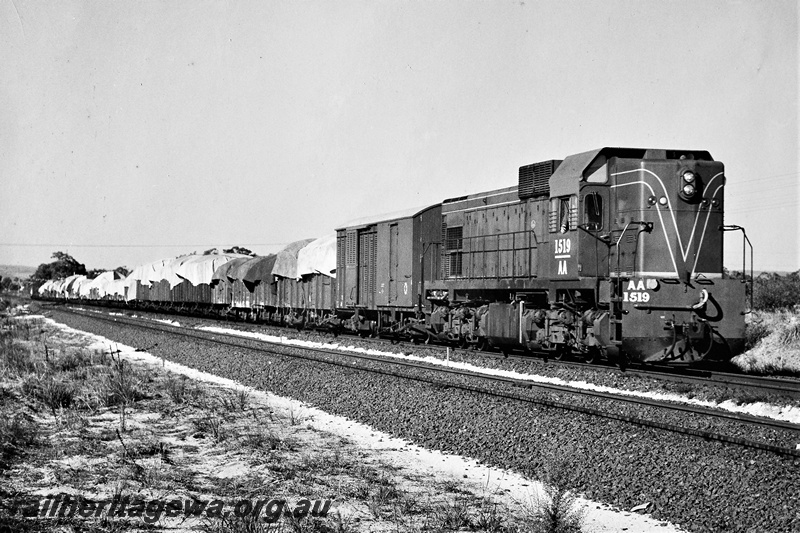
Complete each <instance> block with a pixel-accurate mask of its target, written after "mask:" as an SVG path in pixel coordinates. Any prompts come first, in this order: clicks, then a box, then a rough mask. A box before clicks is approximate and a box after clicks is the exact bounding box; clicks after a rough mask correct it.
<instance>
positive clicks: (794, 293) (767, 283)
mask: <svg viewBox="0 0 800 533" xmlns="http://www.w3.org/2000/svg"><path fill="white" fill-rule="evenodd" d="M796 305H800V270H798V271H797V272H792V273H791V274H789V275H787V276H781V275H780V274H774V273H767V272H765V273H762V274H761V275H759V276H758V277H757V278H756V279H755V280H754V282H753V308H754V309H756V310H760V311H775V310H777V309H791V308H792V307H794V306H796Z"/></svg>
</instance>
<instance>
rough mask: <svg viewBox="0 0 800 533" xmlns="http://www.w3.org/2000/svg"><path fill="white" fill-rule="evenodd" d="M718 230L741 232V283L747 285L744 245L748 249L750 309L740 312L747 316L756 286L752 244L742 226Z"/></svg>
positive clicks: (725, 227)
mask: <svg viewBox="0 0 800 533" xmlns="http://www.w3.org/2000/svg"><path fill="white" fill-rule="evenodd" d="M719 230H720V231H722V232H725V231H741V232H742V283H747V274H745V272H747V261H746V257H747V256H746V252H747V250H746V248H745V243H746V244H747V245H748V246H749V247H750V309H749V310H747V311H742V314H743V315H747V314H749V313H752V312H753V292H754V291H755V288H756V284H755V278H754V277H753V244H752V243H751V242H750V239H749V238H747V232H746V231H745V230H744V228H743V227H742V226H737V225H735V224H732V225H728V226H720V227H719Z"/></svg>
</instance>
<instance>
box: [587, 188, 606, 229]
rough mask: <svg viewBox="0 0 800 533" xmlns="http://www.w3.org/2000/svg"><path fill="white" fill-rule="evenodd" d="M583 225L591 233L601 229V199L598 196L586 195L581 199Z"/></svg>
mask: <svg viewBox="0 0 800 533" xmlns="http://www.w3.org/2000/svg"><path fill="white" fill-rule="evenodd" d="M583 223H584V224H586V229H588V230H591V231H596V230H599V229H602V227H603V197H602V196H600V195H599V194H588V195H586V197H585V198H584V199H583Z"/></svg>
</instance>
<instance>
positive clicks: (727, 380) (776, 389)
mask: <svg viewBox="0 0 800 533" xmlns="http://www.w3.org/2000/svg"><path fill="white" fill-rule="evenodd" d="M50 303H52V304H55V305H60V306H65V307H66V306H71V305H73V304H72V303H70V302H63V303H62V302H50ZM80 305H92V304H91V303H87V302H84V303H82V304H80ZM100 307H102V308H108V307H106V306H100ZM137 311H138V312H142V313H154V314H169V313H167V312H165V311H155V310H148V309H139V310H137ZM178 316H181V315H178ZM207 319H208V318H207ZM244 323H246V324H249V323H247V322H244ZM268 326H269V327H275V328H277V329H282V328H281V327H280V326H278V325H268ZM309 331H316V330H309ZM360 340H361V341H364V342H372V343H375V344H386V343H388V342H391V341H389V340H387V339H384V338H361V339H360ZM425 347H426V348H427V349H431V350H436V351H444V350H445V349H446V348H447V347H446V346H442V345H440V344H426V345H425ZM450 349H451V350H453V351H454V353H458V351H461V352H466V353H470V354H475V353H476V352H474V351H473V350H467V349H463V348H461V349H457V348H454V347H450ZM480 355H481V357H491V358H494V359H499V360H503V359H515V360H518V361H523V362H543V361H542V359H541V358H537V357H531V356H525V355H518V354H507V355H499V354H496V353H492V352H480ZM546 363H547V364H557V365H560V366H570V367H575V368H583V369H592V370H599V371H605V372H617V373H622V374H624V375H634V376H640V377H648V378H654V379H662V380H665V381H673V382H677V383H699V384H704V385H711V386H720V387H735V388H739V389H743V390H745V389H751V390H756V391H759V392H767V393H769V394H776V395H781V396H786V397H788V398H800V381H799V380H791V379H781V378H773V377H765V376H752V375H746V374H734V373H729V372H720V371H714V370H705V369H702V370H701V369H691V368H682V367H659V366H653V365H647V364H645V365H642V364H640V363H631V364H629V365H628V366H627V367H626V368H625V370H620V369H619V368H618V367H616V366H614V365H608V364H602V363H601V364H596V363H595V364H592V363H585V362H580V361H563V360H558V359H549V360H548V361H547V362H546Z"/></svg>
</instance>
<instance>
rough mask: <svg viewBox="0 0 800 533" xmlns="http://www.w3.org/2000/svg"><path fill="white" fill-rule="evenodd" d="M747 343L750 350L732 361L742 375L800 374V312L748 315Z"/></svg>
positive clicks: (785, 311) (767, 312) (797, 310)
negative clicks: (743, 373)
mask: <svg viewBox="0 0 800 533" xmlns="http://www.w3.org/2000/svg"><path fill="white" fill-rule="evenodd" d="M747 343H748V346H749V347H750V349H748V350H747V351H746V352H745V353H743V354H741V355H738V356H736V357H734V358H733V359H732V362H733V363H734V364H735V365H736V366H738V367H739V368H741V369H742V370H744V371H745V372H751V373H757V374H800V309H797V308H795V309H794V310H780V311H758V312H755V313H753V314H752V315H749V318H748V323H747Z"/></svg>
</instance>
